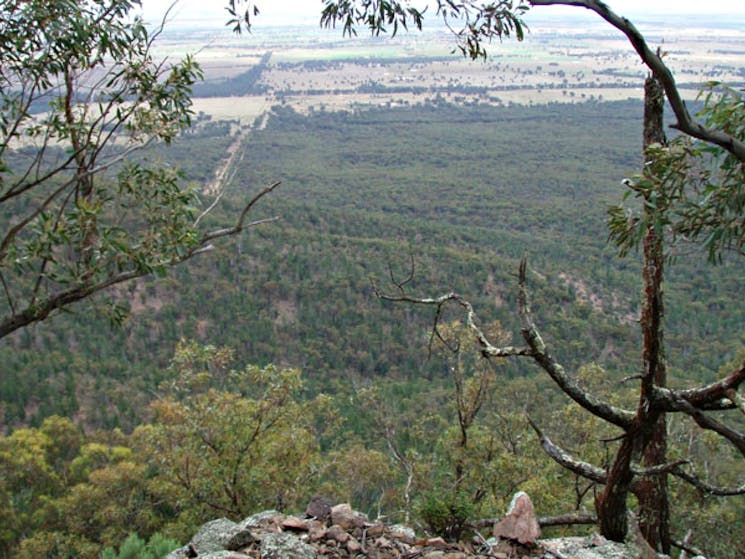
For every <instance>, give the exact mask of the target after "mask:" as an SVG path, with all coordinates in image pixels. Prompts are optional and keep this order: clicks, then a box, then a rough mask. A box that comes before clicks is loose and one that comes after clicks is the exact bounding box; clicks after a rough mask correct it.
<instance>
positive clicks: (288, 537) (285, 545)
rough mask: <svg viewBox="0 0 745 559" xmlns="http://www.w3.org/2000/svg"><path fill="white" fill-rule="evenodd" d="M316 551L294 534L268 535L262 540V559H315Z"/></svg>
mask: <svg viewBox="0 0 745 559" xmlns="http://www.w3.org/2000/svg"><path fill="white" fill-rule="evenodd" d="M316 557H317V555H316V551H315V549H313V548H312V547H311V546H310V545H308V544H307V543H305V542H303V541H301V540H300V539H298V538H297V537H295V536H293V535H292V534H266V535H264V537H263V538H262V539H261V559H315V558H316Z"/></svg>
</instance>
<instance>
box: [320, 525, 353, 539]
mask: <svg viewBox="0 0 745 559" xmlns="http://www.w3.org/2000/svg"><path fill="white" fill-rule="evenodd" d="M326 537H327V538H331V539H332V540H335V541H337V542H339V543H346V542H348V541H349V540H350V539H351V537H352V536H350V535H349V534H348V533H347V531H346V530H344V528H342V527H341V526H339V525H338V524H334V525H333V526H331V527H330V528H329V529H328V530H326Z"/></svg>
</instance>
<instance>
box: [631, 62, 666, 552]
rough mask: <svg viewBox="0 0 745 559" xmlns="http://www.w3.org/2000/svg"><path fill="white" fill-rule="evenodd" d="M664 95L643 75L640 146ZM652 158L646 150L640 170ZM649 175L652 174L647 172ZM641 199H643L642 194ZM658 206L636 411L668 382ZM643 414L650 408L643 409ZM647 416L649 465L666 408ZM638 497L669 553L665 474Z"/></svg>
mask: <svg viewBox="0 0 745 559" xmlns="http://www.w3.org/2000/svg"><path fill="white" fill-rule="evenodd" d="M664 104H665V95H664V90H663V87H662V84H661V83H660V81H659V80H658V79H657V78H655V77H652V76H650V77H648V78H647V80H646V82H645V84H644V148H645V150H646V148H647V147H649V146H650V145H652V144H665V143H666V138H665V132H664V128H663V111H664ZM651 164H652V162H651V161H648V159H647V157H646V156H645V160H644V172H645V173H646V172H647V169H648V168H649V166H650V165H651ZM652 178H653V177H652ZM645 202H647V201H646V200H645ZM656 211H657V209H655V208H652V207H651V206H650V205H649V204H645V214H646V215H645V217H646V223H647V231H646V233H645V236H644V240H643V255H644V262H643V271H642V275H643V282H644V297H643V302H642V315H641V327H642V338H643V350H642V355H643V372H642V375H643V378H642V395H641V400H642V401H641V402H640V405H641V406H642V407H643V409H642V410H640V415H641V414H644V413H645V412H644V409H648V408H651V407H652V406H651V401H652V399H653V390H654V388H655V387H661V388H664V387H666V385H667V371H666V367H665V354H664V335H663V334H664V331H663V322H662V321H663V315H664V307H663V287H662V286H663V283H662V282H663V277H664V256H663V238H662V231H659V230H658V228H657V226H656V223H657V220H656V219H655V215H654V214H655V212H656ZM646 414H647V415H648V414H649V412H646ZM655 415H656V416H657V417H656V419H655V418H654V417H649V421H650V422H651V423H652V424H651V434H650V438H649V440H648V441H644V443H645V444H644V450H643V457H642V464H643V466H644V467H646V468H651V467H654V466H658V465H660V464H664V463H665V462H666V461H667V420H666V417H665V414H664V413H662V412H658V413H656V414H655ZM634 492H635V494H636V496H637V499H638V500H639V509H638V515H639V528H640V530H641V533H642V534H643V536H644V539H645V540H647V542H648V543H649V545H650V546H652V547H653V548H654V549H655V550H657V551H662V552H663V553H670V507H669V502H668V490H667V475H666V474H662V475H656V476H646V477H644V478H642V479H641V480H639V482H638V484H637V485H636V488H635V491H634Z"/></svg>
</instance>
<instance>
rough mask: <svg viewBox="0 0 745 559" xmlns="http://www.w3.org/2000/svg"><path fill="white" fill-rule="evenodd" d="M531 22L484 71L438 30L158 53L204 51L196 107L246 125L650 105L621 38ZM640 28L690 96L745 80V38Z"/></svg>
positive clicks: (667, 24)
mask: <svg viewBox="0 0 745 559" xmlns="http://www.w3.org/2000/svg"><path fill="white" fill-rule="evenodd" d="M529 24H530V33H529V34H527V36H526V38H525V40H524V41H522V42H517V41H515V40H513V39H506V40H505V41H503V42H501V43H494V44H492V45H491V46H490V48H489V56H488V58H487V59H486V60H476V61H471V60H468V59H466V58H464V57H463V56H462V55H460V53H458V52H453V51H454V45H455V42H454V39H453V37H452V35H451V34H450V33H449V32H447V31H445V30H438V29H433V30H425V31H424V32H410V33H405V34H399V35H397V36H396V37H393V38H391V37H352V38H349V37H342V36H341V31H340V30H324V29H319V28H317V27H313V26H307V27H268V28H266V29H262V28H261V27H260V25H258V26H257V27H256V28H255V30H254V32H253V33H252V34H250V35H242V36H234V35H231V34H230V33H229V32H228V31H222V32H217V31H215V30H212V29H198V28H197V29H184V28H179V29H176V30H173V31H171V32H168V31H167V32H165V33H164V34H163V37H162V39H160V41H159V43H158V49H159V51H160V53H161V54H166V55H167V56H169V57H174V56H179V55H183V54H185V53H187V52H196V53H197V55H196V56H197V60H198V61H199V62H200V64H201V65H202V67H203V69H204V72H205V81H206V83H207V84H209V85H211V86H213V87H212V93H211V94H210V96H209V97H201V96H200V94H199V92H197V98H196V99H195V109H196V110H197V111H202V112H204V113H206V114H210V115H212V116H213V117H215V118H235V119H238V120H241V121H242V122H252V121H253V120H255V118H256V117H257V116H259V115H260V114H262V113H263V112H264V111H265V110H267V108H269V107H271V106H272V105H274V104H277V103H281V104H285V105H290V106H292V107H293V108H295V109H296V110H299V111H301V112H308V111H312V110H320V109H327V110H336V109H348V108H352V107H355V106H361V105H362V106H364V105H371V104H372V105H386V104H404V105H406V104H417V103H426V102H428V101H431V100H432V99H434V98H437V97H443V98H445V99H447V100H448V101H450V102H452V103H456V104H473V103H487V104H495V105H499V104H510V103H518V104H542V103H550V102H568V103H571V102H582V101H592V100H595V101H602V100H609V101H610V100H623V99H629V98H632V99H637V98H641V95H642V84H643V79H644V76H645V73H646V69H645V68H644V67H643V66H642V64H641V63H640V62H639V59H638V57H637V56H636V53H635V52H634V51H633V49H632V48H631V46H630V45H629V43H628V41H627V40H626V39H625V38H624V37H623V36H622V35H621V34H620V33H619V32H617V31H615V30H614V29H611V28H610V27H609V26H607V25H605V24H603V23H602V22H597V21H594V20H573V21H558V20H557V21H548V20H546V21H537V22H535V23H530V22H529ZM637 26H638V27H639V29H640V30H641V31H642V33H643V34H644V35H645V37H646V38H647V40H648V42H649V44H650V46H652V47H655V48H656V47H659V48H660V49H661V50H662V52H663V53H664V56H665V60H666V62H667V63H668V64H669V66H670V67H671V68H672V70H673V72H674V74H675V77H676V80H677V82H678V84H679V85H680V87H681V89H682V91H683V93H684V95H685V96H686V97H687V98H689V99H693V98H695V96H696V94H697V93H698V91H699V90H700V88H701V86H702V85H703V84H704V83H706V82H708V81H722V82H726V83H729V84H731V85H733V86H736V87H737V86H740V87H742V85H743V82H745V30H742V29H738V28H737V26H735V25H732V24H729V23H728V22H726V21H724V22H722V21H716V20H712V21H707V22H703V21H696V22H691V21H688V20H686V19H683V18H679V17H672V18H669V19H667V20H665V21H661V20H657V21H644V20H641V21H638V22H637ZM250 72H254V73H253V74H251V75H252V76H253V77H252V78H251V79H252V80H254V81H252V82H251V89H250V91H248V92H245V93H243V94H241V95H240V97H241V99H236V94H237V93H236V91H233V90H232V89H231V87H232V83H234V81H235V80H236V79H240V78H241V76H246V75H249V73H250Z"/></svg>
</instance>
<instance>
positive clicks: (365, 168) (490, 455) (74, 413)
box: [0, 99, 745, 557]
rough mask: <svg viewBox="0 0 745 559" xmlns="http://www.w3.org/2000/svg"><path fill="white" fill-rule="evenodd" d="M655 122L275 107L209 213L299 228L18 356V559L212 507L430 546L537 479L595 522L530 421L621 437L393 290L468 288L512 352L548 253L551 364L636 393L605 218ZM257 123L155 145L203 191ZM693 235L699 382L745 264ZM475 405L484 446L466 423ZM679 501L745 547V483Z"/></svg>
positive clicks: (688, 287)
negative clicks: (312, 504) (383, 294)
mask: <svg viewBox="0 0 745 559" xmlns="http://www.w3.org/2000/svg"><path fill="white" fill-rule="evenodd" d="M641 109H642V106H641V103H640V102H637V101H623V102H587V103H579V104H547V105H536V106H520V105H512V106H504V107H494V106H479V105H478V104H476V105H474V106H466V107H464V106H456V105H454V104H450V103H448V102H446V101H445V100H443V99H432V100H429V101H426V102H422V103H420V104H419V105H417V106H408V107H394V106H390V105H389V106H384V107H376V106H360V107H357V108H355V109H353V110H348V111H325V110H316V111H312V112H311V113H310V114H309V115H301V114H299V113H296V112H295V111H294V110H292V109H291V108H289V107H287V106H283V105H282V104H277V105H275V106H274V107H272V110H271V113H270V117H269V119H268V122H267V123H266V126H265V127H264V128H263V129H259V127H255V128H254V129H252V130H250V131H248V134H247V135H246V138H245V140H244V141H243V142H242V144H241V147H240V154H239V156H238V157H236V158H235V159H234V162H233V163H232V166H231V168H230V169H229V173H230V174H231V176H232V179H231V180H230V181H229V182H228V183H227V184H226V187H225V192H224V193H223V195H222V198H221V200H220V201H219V204H218V205H217V207H216V208H215V211H213V212H212V213H211V214H209V215H208V216H207V218H206V219H209V220H212V221H213V222H214V224H215V225H216V226H219V225H221V224H224V223H226V222H229V221H230V220H231V217H230V216H231V215H235V213H237V212H239V211H240V209H241V207H242V205H243V203H244V200H245V199H246V198H248V197H250V196H251V195H252V192H254V191H256V190H258V189H259V188H261V187H262V186H264V185H266V184H269V183H271V182H273V181H278V180H279V181H281V182H282V184H281V186H280V187H279V188H278V189H276V190H275V191H274V192H272V194H271V195H270V196H268V197H266V198H264V199H262V200H261V201H260V203H259V204H257V207H256V209H255V211H254V213H252V217H253V218H254V219H263V218H271V217H274V216H277V217H279V220H277V221H273V222H269V223H265V224H262V225H260V226H257V227H254V228H252V229H250V230H249V231H248V232H246V233H244V234H243V235H241V236H239V237H237V238H234V239H231V240H230V242H229V243H224V244H222V245H220V246H216V247H215V248H214V250H211V251H209V252H208V253H207V254H203V255H199V256H198V257H196V258H195V259H193V260H191V261H190V262H188V263H186V264H185V265H183V266H181V267H179V268H176V269H174V270H172V271H170V272H169V273H168V275H166V276H163V277H158V276H155V275H154V276H147V277H144V278H141V279H138V280H135V281H133V282H131V283H129V284H124V286H123V287H117V288H115V289H114V291H113V292H108V293H106V294H104V295H102V296H99V298H97V299H95V300H93V301H92V303H86V304H81V305H78V306H74V307H72V308H71V312H66V313H61V314H59V315H57V316H55V317H54V318H53V319H50V320H47V321H44V322H42V323H39V324H36V325H34V326H32V327H29V328H26V329H24V330H22V331H19V332H17V333H16V334H14V335H13V336H11V337H9V338H6V340H5V343H4V344H3V345H2V347H0V361H1V362H2V363H3V375H2V378H1V379H0V383H1V384H0V398H1V400H2V403H1V404H0V405H1V407H0V409H1V410H2V419H3V426H4V428H5V432H6V433H5V436H4V437H3V438H2V440H1V441H0V452H1V453H2V454H3V459H2V463H3V464H5V466H3V467H4V468H5V471H4V472H3V477H2V480H3V485H2V486H0V520H1V521H2V525H3V530H2V531H0V550H2V551H1V553H3V554H7V553H9V552H10V551H9V550H11V549H12V550H14V553H16V555H14V556H18V557H37V556H39V555H38V553H39V552H41V551H43V550H45V549H50V546H52V547H55V546H56V547H55V548H56V549H59V550H62V549H67V550H72V551H70V552H71V553H74V554H75V556H80V557H98V554H100V552H101V550H102V549H103V547H105V546H112V547H116V546H118V545H120V544H121V542H122V541H123V540H124V538H126V537H127V535H128V534H130V533H132V532H136V533H138V534H139V535H140V536H141V537H144V538H149V537H150V536H151V535H152V534H153V533H155V532H160V533H162V534H165V535H166V536H168V537H170V538H173V539H174V540H176V541H181V542H183V541H185V539H187V538H188V536H189V534H190V530H192V531H193V529H194V527H195V526H197V525H198V524H199V523H201V522H204V521H206V520H209V519H211V518H214V517H215V516H221V515H227V516H240V515H244V516H245V515H246V514H247V513H250V512H255V511H256V510H260V509H261V508H262V507H263V508H269V507H277V508H280V509H284V510H294V509H296V508H299V507H301V506H304V503H305V502H307V499H308V498H309V497H310V495H312V494H315V493H322V494H325V495H329V496H331V497H333V498H335V499H337V500H339V501H344V500H346V501H350V502H351V503H352V504H353V505H354V506H355V507H356V508H358V509H360V510H364V511H366V512H368V513H369V514H371V515H372V516H377V515H385V516H386V518H387V519H390V520H391V521H401V520H403V519H404V514H407V515H408V514H411V515H412V519H414V521H415V522H416V523H418V525H421V526H426V527H427V528H428V529H429V530H431V531H432V532H434V533H448V530H452V529H453V526H461V528H462V527H463V526H465V525H466V524H467V522H468V521H471V520H473V519H477V518H488V517H494V516H497V515H499V514H500V513H501V512H502V511H503V510H504V509H505V507H506V505H507V503H509V500H510V498H511V496H512V494H513V493H514V492H515V491H516V490H519V489H523V490H526V491H528V492H529V493H530V494H531V496H532V497H533V499H534V501H535V503H536V507H537V509H538V510H539V511H540V513H541V514H545V515H549V514H559V513H564V512H567V511H571V510H578V511H588V510H591V509H592V492H593V491H592V486H591V484H588V483H587V482H585V481H582V480H580V478H578V477H575V476H574V475H572V474H570V473H569V472H567V471H564V470H562V469H561V468H560V467H559V466H558V465H556V464H553V463H551V461H550V460H548V459H547V457H546V456H545V454H543V451H542V450H541V448H540V443H539V441H538V438H537V437H536V436H535V434H534V433H533V431H532V430H530V428H529V426H528V424H527V422H526V420H525V414H526V413H529V414H530V415H531V417H532V418H533V419H534V420H536V421H537V422H538V423H540V424H541V425H543V426H544V427H545V429H546V430H547V431H549V432H550V435H551V436H552V437H555V438H556V439H557V440H560V441H562V443H563V444H564V445H565V446H567V447H570V448H573V449H575V450H577V451H579V450H580V449H581V450H582V454H583V455H584V456H588V457H594V458H595V459H596V460H597V462H598V463H602V462H603V456H604V455H606V456H607V453H608V447H612V446H613V445H614V444H616V443H614V442H613V441H612V439H613V437H614V433H615V432H614V431H613V430H612V429H610V428H608V427H605V426H602V424H600V423H599V422H597V421H595V420H593V419H591V418H588V417H586V416H584V415H582V414H581V412H580V411H579V408H578V407H576V406H575V405H574V404H568V403H567V401H566V400H565V399H564V398H563V397H562V395H561V393H560V392H559V391H558V390H557V389H555V388H554V387H553V386H552V385H551V383H550V380H549V379H546V378H544V375H543V374H541V373H540V372H539V371H538V370H537V369H536V367H535V366H534V365H533V364H532V363H530V362H527V361H517V360H509V359H502V360H500V361H499V363H494V362H487V361H486V360H484V359H482V358H481V357H480V354H479V351H478V349H477V348H475V347H473V344H472V342H469V341H468V339H467V336H466V335H465V333H464V328H463V326H462V324H461V322H460V321H461V319H462V316H460V315H459V314H457V313H456V312H452V315H448V316H443V317H438V318H439V322H440V324H442V325H445V326H444V327H443V328H444V329H442V330H441V332H440V333H441V334H442V335H443V336H445V337H446V338H447V339H448V340H449V341H451V342H453V343H458V344H460V345H461V346H462V350H461V351H460V352H459V353H458V356H457V357H455V356H454V355H453V354H452V353H450V352H448V351H446V350H445V349H444V348H443V345H442V344H441V343H440V341H439V340H438V339H437V338H438V336H435V335H434V333H433V320H434V318H435V317H434V316H433V313H432V311H431V309H428V308H420V307H417V306H414V305H407V304H393V303H388V302H384V301H381V300H380V299H379V298H377V297H376V296H375V290H374V287H373V286H374V285H375V286H377V287H378V288H379V289H380V290H381V291H391V292H393V291H395V290H396V289H397V284H399V285H400V284H401V283H402V282H407V283H406V289H407V291H410V292H412V293H417V294H420V295H422V296H432V295H437V294H440V293H442V292H446V291H449V290H454V291H456V292H458V293H461V294H463V295H464V296H467V297H468V298H469V299H470V300H471V301H472V302H473V303H474V305H476V306H478V308H479V313H480V317H481V318H482V319H483V320H485V321H488V322H489V326H488V329H489V330H490V331H491V332H494V333H495V336H496V337H497V339H500V340H504V341H505V342H508V341H509V340H512V339H517V338H519V336H520V325H519V322H518V320H517V317H516V313H515V308H516V298H517V271H518V266H519V261H520V259H521V258H523V257H525V258H526V259H527V265H528V270H529V276H528V287H529V291H530V296H531V305H532V309H533V313H534V315H535V316H536V318H537V320H539V321H540V323H541V329H542V332H543V335H544V336H545V338H546V339H547V340H550V344H551V346H552V347H553V348H554V351H555V353H556V354H558V355H559V357H560V359H561V360H562V362H563V363H564V364H565V365H566V366H568V367H570V368H572V369H573V370H574V371H577V372H578V375H579V378H580V379H581V382H582V383H583V384H584V385H586V386H590V387H593V389H594V390H596V391H597V392H598V393H601V394H605V395H607V397H608V398H610V399H612V400H613V401H618V402H624V401H633V400H629V399H630V398H633V397H632V396H631V391H630V387H628V386H627V385H626V384H625V383H624V380H623V379H627V378H628V377H633V376H634V375H635V374H636V373H637V371H638V369H639V367H640V362H639V354H638V346H639V339H640V333H639V325H638V318H639V291H640V288H641V287H640V283H639V267H640V263H639V256H638V255H635V254H631V255H629V256H627V257H625V258H619V257H618V254H617V249H616V248H615V247H613V246H611V245H609V244H608V242H607V238H608V226H607V223H606V222H607V214H606V210H607V208H608V207H609V206H610V205H611V204H614V203H617V202H618V201H619V200H620V198H621V196H622V194H623V188H622V186H621V179H622V178H623V177H625V176H628V175H629V174H632V173H634V172H636V171H637V170H638V168H639V165H640V153H641V138H640V125H639V122H640V119H641ZM239 133H241V130H240V125H239V123H238V122H235V121H213V120H212V119H210V118H209V117H206V116H204V115H202V116H201V117H200V118H198V119H196V123H195V125H194V126H193V128H192V130H191V131H189V132H188V133H186V134H184V135H182V136H181V137H179V138H178V139H176V140H175V141H174V142H173V144H172V145H171V146H169V147H158V148H157V149H152V150H149V151H147V152H145V153H143V155H142V156H143V157H145V158H150V159H156V160H161V161H164V162H167V164H168V165H172V166H175V167H178V168H180V169H181V170H182V172H183V180H184V182H185V183H186V184H189V185H191V186H193V187H195V188H197V189H199V190H202V189H203V188H204V187H205V185H207V184H208V183H210V181H212V180H213V179H214V172H215V169H216V168H218V166H219V165H220V164H221V163H224V160H225V158H226V153H227V148H228V146H229V145H230V143H231V142H232V141H233V139H234V137H235V135H236V134H239ZM598 146H602V149H598ZM202 197H203V200H202V203H203V204H204V205H205V206H206V205H208V204H210V203H211V202H212V201H213V196H210V195H208V194H203V195H202ZM4 219H7V217H6V218H4ZM675 250H676V252H675V253H674V254H671V255H670V257H671V265H670V267H669V271H668V276H667V282H666V287H665V293H666V326H667V343H668V360H669V367H670V369H671V370H674V371H675V375H674V381H673V382H674V384H675V385H676V386H679V387H686V386H689V385H691V384H692V383H706V382H711V381H713V380H714V379H716V378H717V373H718V372H719V371H721V370H724V369H725V368H727V367H728V366H730V365H731V363H733V362H734V361H735V360H736V359H737V358H740V359H742V356H743V353H744V352H743V350H744V349H745V333H744V332H743V329H742V324H743V322H744V318H745V317H744V313H745V309H743V308H741V306H739V305H737V304H736V302H737V301H738V299H739V297H740V295H741V284H742V281H741V279H742V275H743V268H742V262H741V261H738V260H725V261H724V262H723V263H721V265H719V266H710V265H708V264H707V263H706V258H705V255H704V254H702V253H701V251H699V250H697V249H695V247H692V246H690V247H689V246H685V245H684V246H681V247H675ZM111 298H114V299H116V300H117V301H118V303H119V304H121V305H123V307H122V308H121V309H119V312H120V313H121V315H122V316H125V317H126V318H125V319H124V320H123V322H122V323H121V324H119V325H117V324H112V320H111V319H112V317H111V316H110V313H106V312H103V311H101V312H97V309H103V308H104V307H105V305H104V304H103V303H104V302H106V301H107V300H108V299H111ZM106 308H108V307H106ZM469 344H470V345H469ZM469 348H470V349H469ZM464 386H465V388H463V387H464ZM479 386H481V387H483V388H484V390H483V391H481V390H477V387H479ZM458 387H460V390H461V392H460V396H458V394H459V392H458V390H459V388H458ZM464 390H465V396H464V395H463V394H464V393H463V391H464ZM469 411H473V415H474V421H473V423H472V424H471V425H469V426H468V439H467V442H465V441H464V439H463V438H462V437H461V430H459V423H458V417H459V414H460V415H462V414H463V412H469ZM477 412H478V413H477ZM460 427H462V425H461V426H460ZM252 433H253V435H251V434H252ZM670 433H671V440H672V443H671V444H673V446H674V450H673V451H672V453H673V454H674V455H676V456H688V455H694V456H697V457H701V458H703V460H702V463H703V464H705V466H704V467H705V468H706V471H705V472H700V474H701V475H702V477H705V478H706V479H710V480H711V481H712V482H714V481H716V482H721V483H725V484H726V483H727V482H729V483H736V482H737V477H738V472H739V471H741V466H740V465H739V464H738V462H737V456H736V454H735V453H734V452H733V451H732V450H731V449H729V448H728V447H727V446H726V445H725V444H724V443H721V442H719V441H718V440H716V438H713V437H709V436H708V435H706V434H704V433H702V432H701V431H700V430H697V428H696V427H695V425H694V424H693V423H692V422H686V421H684V420H676V421H675V422H673V423H672V424H671V426H670ZM602 440H605V441H606V442H602ZM205 445H206V446H205ZM206 447H209V449H211V450H209V451H206V450H205V448H206ZM456 472H458V474H457V475H456ZM464 472H465V473H464ZM539 473H540V475H538V474H539ZM226 480H230V481H226ZM672 492H673V495H674V499H675V501H676V506H677V507H678V508H677V514H678V515H677V516H676V523H677V526H678V527H679V528H681V529H682V528H683V527H687V526H693V525H696V527H697V528H696V531H697V533H699V534H702V535H706V536H708V537H704V538H703V539H698V540H695V541H696V545H698V546H699V547H701V548H703V549H705V550H706V551H707V552H708V553H711V554H712V556H714V557H736V556H738V546H737V545H736V544H734V542H736V541H737V539H738V538H739V534H738V533H737V527H738V521H737V519H740V520H741V519H742V518H743V515H745V503H743V500H742V498H741V497H736V498H733V499H729V500H718V499H716V498H714V497H711V496H707V495H704V494H703V493H699V492H697V491H695V490H693V489H690V488H688V487H685V486H683V485H678V484H676V483H675V482H673V488H672ZM112 496H114V497H112ZM577 530H578V529H577V528H575V529H574V531H575V532H576V531H577ZM580 530H581V528H580ZM713 533H716V538H714V537H711V534H713ZM448 535H451V536H452V535H454V534H453V533H448Z"/></svg>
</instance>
